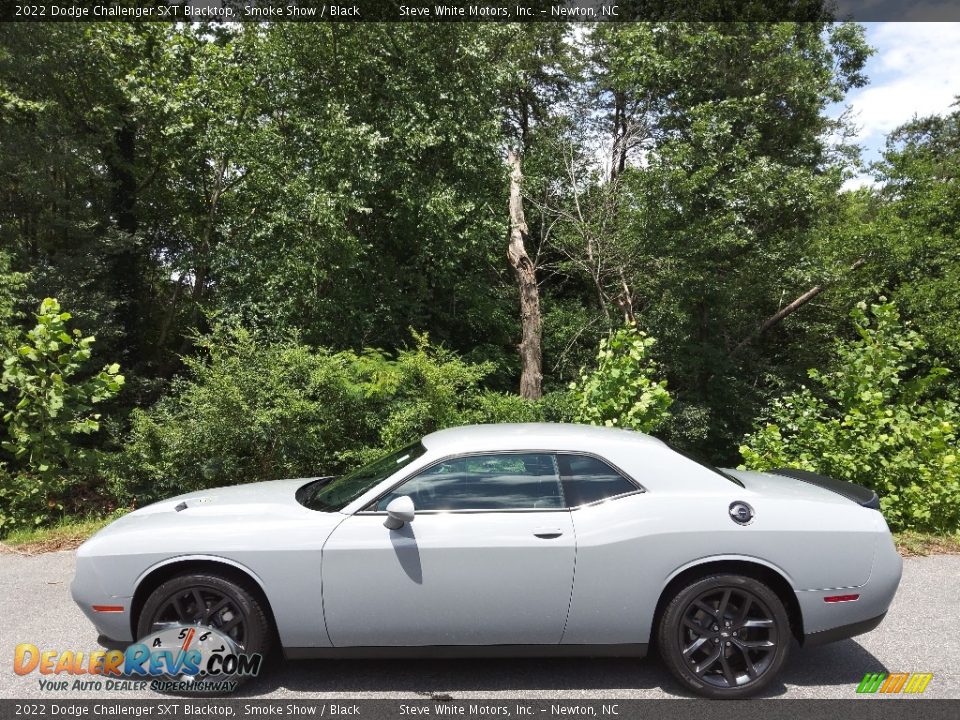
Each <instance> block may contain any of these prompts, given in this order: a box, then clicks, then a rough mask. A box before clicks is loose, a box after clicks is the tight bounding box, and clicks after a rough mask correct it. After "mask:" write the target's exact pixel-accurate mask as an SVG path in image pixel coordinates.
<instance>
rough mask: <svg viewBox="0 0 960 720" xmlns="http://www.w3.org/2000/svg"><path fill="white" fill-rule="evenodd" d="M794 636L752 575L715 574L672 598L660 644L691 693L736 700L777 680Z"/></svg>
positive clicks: (784, 616)
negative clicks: (774, 679) (750, 576)
mask: <svg viewBox="0 0 960 720" xmlns="http://www.w3.org/2000/svg"><path fill="white" fill-rule="evenodd" d="M791 637H792V636H791V634H790V624H789V620H788V618H787V614H786V610H785V609H784V607H783V603H782V602H781V601H780V599H779V598H778V597H777V595H776V593H774V592H773V591H772V590H770V588H768V587H767V586H766V585H764V584H763V583H761V582H759V581H758V580H755V579H753V578H749V577H743V576H738V575H715V576H711V577H708V578H703V579H701V580H697V581H696V582H693V583H692V584H690V585H688V586H687V587H686V588H684V589H683V590H681V591H680V592H679V593H678V594H677V595H676V596H675V597H674V599H673V600H672V601H671V602H670V604H669V605H668V606H667V609H666V610H665V612H664V614H663V620H662V622H661V624H660V628H659V637H658V640H659V643H660V651H661V654H662V655H663V658H664V661H665V662H666V664H667V666H668V667H669V668H670V670H671V672H673V674H674V675H675V676H676V677H677V679H679V680H680V681H681V682H682V683H683V684H684V685H686V686H687V687H688V688H689V689H690V690H692V691H693V692H695V693H697V694H698V695H703V696H705V697H710V698H737V697H746V696H748V695H752V694H754V693H756V692H758V691H759V690H761V689H762V688H763V687H764V686H766V685H767V683H769V682H770V681H771V680H773V678H774V677H775V675H776V674H777V672H778V671H779V670H780V668H781V667H782V665H783V662H784V660H785V659H786V655H787V651H788V648H789V645H790V641H791Z"/></svg>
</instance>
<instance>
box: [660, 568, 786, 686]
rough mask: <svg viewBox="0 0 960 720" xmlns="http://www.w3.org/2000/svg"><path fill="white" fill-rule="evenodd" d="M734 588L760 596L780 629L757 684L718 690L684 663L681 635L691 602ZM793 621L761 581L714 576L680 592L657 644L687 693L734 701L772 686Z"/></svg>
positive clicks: (668, 609)
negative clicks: (703, 596) (727, 588)
mask: <svg viewBox="0 0 960 720" xmlns="http://www.w3.org/2000/svg"><path fill="white" fill-rule="evenodd" d="M723 587H731V588H736V589H739V590H746V591H748V592H750V593H752V594H754V595H756V596H757V598H758V599H760V600H761V601H762V602H763V603H764V604H765V605H766V606H767V608H768V609H769V610H770V613H771V614H772V616H773V620H774V622H775V623H776V628H777V648H776V650H775V651H774V656H773V659H772V660H771V663H770V665H769V667H768V668H767V669H766V670H765V671H764V673H763V674H762V675H761V676H760V678H758V679H757V680H755V681H754V682H752V683H750V684H748V685H744V686H739V687H736V688H719V687H716V686H715V685H710V684H709V683H705V682H703V681H702V680H700V679H699V678H698V677H697V676H696V675H695V674H694V673H693V672H692V671H691V670H690V669H689V668H688V667H687V664H686V662H685V661H684V659H683V652H682V650H683V649H682V648H681V647H680V641H679V635H680V633H679V632H678V629H679V626H680V624H681V623H682V622H683V615H684V613H685V611H686V609H687V607H688V606H689V604H690V603H691V602H693V601H694V600H695V599H696V598H697V597H699V596H700V595H702V594H703V593H705V592H708V591H710V590H715V589H719V588H723ZM792 637H793V636H792V634H791V632H790V619H789V617H788V616H787V611H786V609H785V608H784V606H783V602H782V601H781V600H780V598H779V597H778V596H777V594H776V593H775V592H773V590H771V589H770V588H769V587H768V586H767V585H765V584H763V583H762V582H760V581H759V580H756V579H754V578H752V577H747V576H743V575H732V574H730V575H728V574H722V575H711V576H709V577H705V578H701V579H699V580H696V581H694V582H691V583H690V584H688V585H686V586H685V587H684V588H683V589H681V590H680V591H679V592H678V593H677V594H676V595H675V596H674V598H673V599H672V600H671V601H670V603H669V604H668V605H667V607H666V609H665V610H664V613H663V617H662V619H661V621H660V625H659V628H658V634H657V642H658V644H659V647H660V654H661V657H662V658H663V660H664V663H665V664H666V665H667V667H668V668H669V669H670V671H671V672H672V673H673V675H674V677H676V678H677V679H678V680H679V681H680V682H681V683H682V684H683V685H684V686H685V687H686V688H687V689H689V690H691V691H692V692H694V693H696V694H697V695H700V696H702V697H708V698H713V699H735V698H745V697H749V696H751V695H754V694H756V693H758V692H760V691H761V690H763V689H764V688H765V687H766V686H767V685H769V684H770V683H771V682H772V681H773V680H774V679H775V678H776V677H777V675H778V674H779V673H780V670H781V668H782V667H783V664H784V662H785V661H786V658H787V654H788V652H789V648H790V643H791V641H792Z"/></svg>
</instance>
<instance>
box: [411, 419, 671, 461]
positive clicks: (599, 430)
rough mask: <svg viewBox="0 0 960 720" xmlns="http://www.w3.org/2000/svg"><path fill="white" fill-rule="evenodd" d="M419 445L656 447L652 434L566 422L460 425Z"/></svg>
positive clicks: (461, 448)
mask: <svg viewBox="0 0 960 720" xmlns="http://www.w3.org/2000/svg"><path fill="white" fill-rule="evenodd" d="M423 445H424V447H426V448H427V449H428V450H430V451H431V452H433V451H436V452H441V453H444V454H446V453H459V452H481V451H486V450H491V451H494V450H578V451H590V450H594V449H596V448H597V447H598V446H609V445H618V446H623V445H644V446H650V445H654V446H660V447H663V446H664V443H663V442H662V441H660V440H657V439H656V438H655V437H651V436H650V435H645V434H644V433H641V432H636V431H634V430H622V429H620V428H609V427H598V426H596V425H575V424H570V423H498V424H492V425H463V426H461V427H455V428H448V429H446V430H438V431H437V432H434V433H430V434H429V435H427V436H425V437H424V438H423Z"/></svg>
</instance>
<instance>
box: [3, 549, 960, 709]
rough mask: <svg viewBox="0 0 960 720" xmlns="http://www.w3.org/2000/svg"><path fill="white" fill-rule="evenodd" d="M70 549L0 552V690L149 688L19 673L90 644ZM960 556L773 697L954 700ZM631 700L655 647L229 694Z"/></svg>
mask: <svg viewBox="0 0 960 720" xmlns="http://www.w3.org/2000/svg"><path fill="white" fill-rule="evenodd" d="M72 577H73V553H72V552H57V553H49V554H45V555H37V556H32V557H27V556H22V555H16V554H10V553H6V554H0V698H40V697H46V698H55V697H69V698H74V699H79V698H83V697H87V698H89V699H103V698H104V697H116V698H135V697H138V696H139V697H150V698H155V697H157V696H156V695H155V694H154V693H152V692H151V691H150V690H146V691H144V693H142V694H140V695H138V694H137V693H135V692H130V691H128V692H115V693H103V692H99V693H97V692H86V693H85V692H83V691H72V692H71V691H68V692H63V693H50V692H41V690H40V688H39V685H38V676H37V674H36V673H34V674H32V675H28V676H23V677H21V676H17V675H15V674H14V672H13V669H12V668H13V653H14V648H15V646H16V645H17V644H18V643H22V642H30V643H33V644H35V645H37V646H39V647H41V648H48V649H56V650H61V651H62V650H67V649H73V650H85V651H90V650H96V649H99V648H98V646H97V644H96V635H95V633H94V630H93V627H92V626H91V625H90V623H89V622H88V621H87V619H86V618H85V617H84V616H83V614H82V613H81V612H80V610H79V609H78V608H77V607H76V606H75V605H74V604H73V601H72V600H71V599H70V592H69V584H70V580H71V579H72ZM958 628H960V556H958V555H953V556H950V555H941V556H934V557H926V558H908V559H906V560H905V561H904V573H903V582H902V583H901V585H900V590H899V592H898V593H897V597H896V600H895V601H894V604H893V607H892V608H891V609H890V612H889V614H888V615H887V618H886V620H885V621H884V623H883V624H882V625H881V626H880V627H879V628H877V629H876V630H874V631H873V632H871V633H869V634H867V635H861V636H860V637H858V638H855V639H853V640H844V641H842V642H838V643H834V644H833V645H826V646H822V647H818V648H810V649H802V648H799V647H798V646H794V648H793V653H792V655H791V657H790V658H789V660H788V662H787V667H786V669H785V671H784V673H783V674H782V676H781V679H780V681H778V682H776V683H774V685H773V686H772V688H771V689H770V690H769V691H768V692H767V694H768V695H770V696H773V697H788V698H849V697H853V696H854V695H855V693H854V689H855V687H856V685H857V684H858V683H859V682H860V680H861V679H862V678H863V675H864V674H865V673H866V672H880V671H887V672H932V673H934V678H933V680H932V681H931V683H930V685H929V686H928V688H927V690H926V693H925V695H924V697H931V698H958V699H960V670H958V666H960V643H958V640H957V637H958V636H957V629H958ZM446 695H448V696H450V697H452V698H453V699H458V698H476V699H480V698H490V699H493V698H497V699H511V698H527V699H554V698H557V699H567V700H572V699H577V698H582V699H597V700H599V699H603V698H610V699H631V698H637V699H640V698H670V697H684V696H685V694H684V692H683V691H682V690H681V689H680V687H679V686H678V685H677V684H676V683H675V682H674V681H673V680H672V679H671V677H670V676H669V675H668V673H667V672H666V670H665V669H664V668H663V667H662V665H661V663H660V661H659V659H658V658H655V657H651V658H647V659H644V660H635V659H556V660H456V661H451V660H442V661H439V660H415V661H414V660H384V661H369V660H351V661H339V660H338V661H333V660H317V661H299V662H285V663H282V664H280V665H279V666H278V667H276V668H274V669H273V670H272V671H271V672H270V673H269V674H267V675H265V676H263V677H260V678H257V679H256V680H255V681H253V682H251V683H249V684H248V685H247V686H244V687H243V688H242V689H241V691H239V692H238V693H237V696H238V697H255V698H263V699H277V700H285V699H323V698H348V697H350V698H356V699H360V698H370V699H373V698H389V699H395V698H420V699H423V698H429V697H431V696H434V697H437V696H440V697H442V696H446Z"/></svg>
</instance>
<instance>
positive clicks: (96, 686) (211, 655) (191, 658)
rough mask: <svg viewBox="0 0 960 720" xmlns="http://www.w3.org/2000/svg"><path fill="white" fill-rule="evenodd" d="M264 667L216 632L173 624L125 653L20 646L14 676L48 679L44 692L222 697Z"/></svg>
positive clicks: (256, 657)
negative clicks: (137, 692) (140, 692)
mask: <svg viewBox="0 0 960 720" xmlns="http://www.w3.org/2000/svg"><path fill="white" fill-rule="evenodd" d="M262 663H263V656H261V655H260V654H257V653H244V652H242V650H241V649H240V648H239V646H238V645H237V644H236V643H235V642H234V641H233V639H232V638H230V637H228V636H227V635H224V634H223V633H220V632H218V631H217V630H215V629H213V628H208V627H198V626H193V625H176V624H171V625H169V626H167V627H165V628H163V629H162V630H160V631H158V632H155V633H153V634H152V635H148V636H147V637H145V638H143V639H142V640H140V641H138V642H136V643H134V644H133V645H131V646H130V647H128V648H127V649H126V650H96V651H93V652H82V651H73V650H67V651H64V652H59V651H57V650H40V649H39V648H38V647H37V646H36V645H32V644H30V643H21V644H20V645H17V647H16V650H15V651H14V658H13V670H14V672H15V673H17V674H18V675H28V674H30V673H33V672H36V673H38V674H39V675H41V676H44V677H41V678H40V679H39V683H40V689H41V690H58V691H63V690H97V691H101V690H141V689H143V688H145V687H147V686H149V687H150V688H151V689H152V690H156V691H158V692H197V693H209V692H215V693H223V692H231V691H233V690H235V689H236V687H237V686H238V685H239V684H240V680H241V679H243V678H247V677H255V676H256V675H257V674H258V673H259V672H260V666H261V665H262ZM64 675H70V676H74V677H73V678H71V679H66V678H62V676H64ZM50 676H56V677H50ZM76 676H86V677H76Z"/></svg>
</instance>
